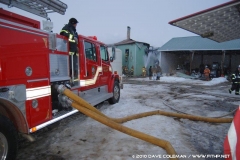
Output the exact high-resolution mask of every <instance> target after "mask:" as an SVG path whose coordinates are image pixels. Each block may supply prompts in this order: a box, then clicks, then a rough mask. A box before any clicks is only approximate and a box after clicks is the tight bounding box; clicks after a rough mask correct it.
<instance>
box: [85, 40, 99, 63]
mask: <svg viewBox="0 0 240 160" xmlns="http://www.w3.org/2000/svg"><path fill="white" fill-rule="evenodd" d="M84 48H85V56H86V58H87V59H89V60H92V61H97V55H96V49H95V45H94V44H93V43H90V42H84Z"/></svg>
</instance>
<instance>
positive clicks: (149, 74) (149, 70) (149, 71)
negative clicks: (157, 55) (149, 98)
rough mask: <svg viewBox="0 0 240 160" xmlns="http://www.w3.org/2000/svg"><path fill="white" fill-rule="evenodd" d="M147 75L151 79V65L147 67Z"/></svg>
mask: <svg viewBox="0 0 240 160" xmlns="http://www.w3.org/2000/svg"><path fill="white" fill-rule="evenodd" d="M148 76H149V79H150V80H152V66H150V67H149V69H148Z"/></svg>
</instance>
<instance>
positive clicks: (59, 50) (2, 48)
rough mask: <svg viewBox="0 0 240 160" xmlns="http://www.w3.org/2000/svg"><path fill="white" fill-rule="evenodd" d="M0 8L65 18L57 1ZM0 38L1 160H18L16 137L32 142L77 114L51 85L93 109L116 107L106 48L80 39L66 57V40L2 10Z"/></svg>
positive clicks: (115, 77) (116, 78)
mask: <svg viewBox="0 0 240 160" xmlns="http://www.w3.org/2000/svg"><path fill="white" fill-rule="evenodd" d="M0 2H1V3H3V4H6V5H9V6H10V5H12V6H15V7H18V8H21V9H24V10H27V11H29V12H32V13H34V14H37V15H40V16H42V17H45V18H47V14H43V11H45V10H43V9H46V10H49V9H52V10H53V11H55V12H58V13H61V14H64V12H65V10H66V8H67V5H66V4H64V3H62V2H61V1H59V0H51V1H48V0H38V1H36V2H34V3H32V2H30V1H29V2H27V1H21V2H20V1H15V0H12V1H8V0H0ZM9 3H11V4H9ZM33 5H36V7H35V9H34V10H33V8H34V7H32V8H31V7H29V6H33ZM24 6H25V7H24ZM27 7H29V8H30V9H28V8H27ZM37 7H39V8H40V9H39V10H38V8H37ZM44 13H45V12H44ZM0 33H1V38H0V159H1V160H5V159H6V160H10V159H11V160H12V159H15V158H16V154H17V147H18V136H19V135H20V134H21V135H23V136H24V137H27V138H29V139H31V136H30V133H32V132H35V131H37V130H39V129H41V128H44V127H46V126H48V125H50V124H52V123H54V122H56V121H59V120H61V119H63V118H65V117H67V116H70V115H72V114H74V113H76V112H78V110H76V109H74V108H72V107H71V106H68V105H67V104H65V103H63V102H62V101H61V98H60V97H59V96H58V95H59V94H58V92H57V90H56V89H55V85H59V84H64V85H66V86H67V87H68V88H69V89H71V90H72V91H73V92H74V93H75V94H76V95H78V96H80V97H82V98H83V99H85V100H86V101H87V102H89V103H90V104H92V105H93V106H94V105H97V104H99V103H101V102H103V101H106V100H108V101H109V103H111V104H114V103H117V102H118V101H119V98H120V86H119V82H120V78H119V75H118V74H117V73H116V72H114V73H113V72H112V67H111V64H110V61H111V60H112V58H111V57H109V55H108V51H107V47H106V45H105V44H104V43H102V42H100V41H98V40H97V38H96V37H95V36H92V37H87V36H83V35H78V48H79V54H78V55H77V54H75V55H69V43H68V39H67V38H66V37H64V36H61V35H60V34H58V33H52V32H51V31H45V30H41V29H40V22H39V21H36V20H34V19H30V18H28V17H24V16H22V15H18V14H15V13H12V12H9V11H6V10H3V9H1V8H0Z"/></svg>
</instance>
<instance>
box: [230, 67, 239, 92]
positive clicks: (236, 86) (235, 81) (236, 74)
mask: <svg viewBox="0 0 240 160" xmlns="http://www.w3.org/2000/svg"><path fill="white" fill-rule="evenodd" d="M231 79H232V87H231V88H230V89H229V93H230V94H231V93H232V91H234V90H235V94H236V95H239V87H240V65H239V66H238V68H237V70H236V71H235V72H234V73H233V74H232V75H231Z"/></svg>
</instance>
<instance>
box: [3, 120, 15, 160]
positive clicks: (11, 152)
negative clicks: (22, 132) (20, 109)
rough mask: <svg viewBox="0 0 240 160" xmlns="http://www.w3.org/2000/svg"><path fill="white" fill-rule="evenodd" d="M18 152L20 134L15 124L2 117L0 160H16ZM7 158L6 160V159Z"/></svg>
mask: <svg viewBox="0 0 240 160" xmlns="http://www.w3.org/2000/svg"><path fill="white" fill-rule="evenodd" d="M17 150H18V134H17V130H16V128H15V127H14V125H13V123H12V122H11V121H10V120H9V119H8V118H6V117H4V116H2V115H0V159H1V160H14V159H16V155H17ZM4 157H6V159H4Z"/></svg>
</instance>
